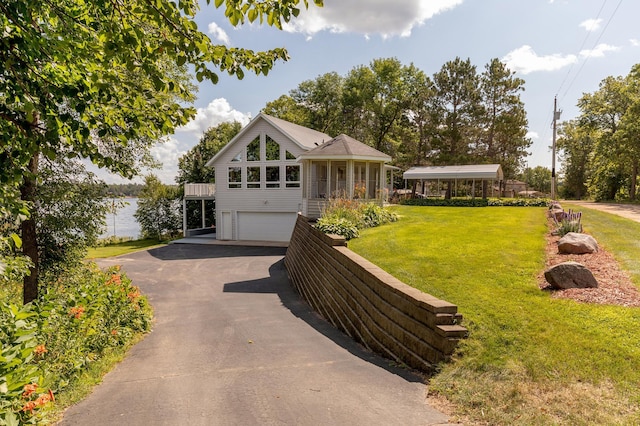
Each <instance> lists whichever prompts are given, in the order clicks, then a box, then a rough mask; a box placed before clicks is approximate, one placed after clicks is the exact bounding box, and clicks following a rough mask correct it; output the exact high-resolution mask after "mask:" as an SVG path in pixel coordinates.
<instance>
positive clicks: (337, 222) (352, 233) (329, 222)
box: [315, 216, 360, 240]
mask: <svg viewBox="0 0 640 426" xmlns="http://www.w3.org/2000/svg"><path fill="white" fill-rule="evenodd" d="M315 227H316V229H318V230H320V231H322V232H324V233H325V234H335V235H340V236H342V237H344V238H345V239H347V240H351V239H353V238H358V237H359V236H360V232H359V231H358V227H357V226H356V225H355V224H354V223H353V222H351V221H350V220H348V219H345V218H343V217H337V216H326V217H321V218H320V219H318V221H317V222H316V224H315Z"/></svg>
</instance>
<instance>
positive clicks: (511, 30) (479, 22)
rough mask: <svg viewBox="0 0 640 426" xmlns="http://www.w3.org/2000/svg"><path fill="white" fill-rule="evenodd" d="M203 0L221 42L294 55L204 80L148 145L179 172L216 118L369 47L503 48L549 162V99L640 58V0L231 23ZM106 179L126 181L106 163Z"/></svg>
mask: <svg viewBox="0 0 640 426" xmlns="http://www.w3.org/2000/svg"><path fill="white" fill-rule="evenodd" d="M201 3H202V9H201V11H200V13H199V14H198V16H197V19H196V21H197V23H198V26H199V28H200V29H201V30H202V31H204V32H207V33H208V34H209V36H210V38H211V39H212V40H213V41H214V42H215V43H218V44H226V45H228V46H234V47H244V48H250V49H254V50H265V49H269V48H274V47H286V48H287V50H288V51H289V55H290V57H291V59H290V60H289V61H288V62H279V63H277V64H276V66H275V67H274V69H273V70H272V71H271V72H270V73H269V75H268V76H266V77H264V76H259V77H257V76H254V75H249V74H247V75H246V76H245V78H244V79H243V80H241V81H239V80H237V79H236V78H235V77H228V76H226V75H221V76H220V81H219V82H218V84H217V85H212V84H210V83H202V84H200V87H199V93H198V100H197V101H196V105H195V106H196V107H197V108H198V115H197V117H196V119H195V120H194V121H193V122H191V123H189V125H187V126H186V127H185V128H182V129H180V130H178V131H177V132H176V133H175V134H174V135H173V136H172V137H170V138H168V140H167V141H166V142H165V143H164V144H162V145H159V146H157V147H156V148H154V149H153V154H154V156H155V157H156V158H157V159H158V160H160V161H161V162H162V163H163V165H164V167H163V169H162V170H155V171H153V172H154V173H155V174H157V175H158V176H159V177H160V178H161V179H162V180H163V181H164V182H166V183H173V182H174V177H175V174H176V171H177V159H178V158H179V157H180V156H181V155H182V154H184V153H185V152H187V151H188V150H189V149H190V148H191V147H192V146H194V145H195V144H196V143H197V142H198V140H199V139H200V137H201V136H202V133H203V132H204V131H205V130H206V129H207V128H209V127H211V126H215V125H217V124H219V123H220V122H222V121H226V120H233V119H236V120H239V121H241V122H242V123H246V122H248V120H249V119H250V117H255V116H256V115H257V114H258V113H259V112H260V110H261V109H262V108H263V107H264V106H265V104H266V103H267V102H269V101H271V100H274V99H276V98H278V97H279V96H280V95H283V94H287V93H288V92H289V91H290V90H291V89H294V88H296V87H297V86H298V84H299V83H301V82H302V81H305V80H312V79H315V78H316V77H317V76H319V75H321V74H324V73H327V72H331V71H335V72H337V73H339V74H341V75H346V74H347V73H348V72H349V71H350V70H351V69H352V68H354V67H356V66H358V65H368V64H370V63H371V61H372V60H373V59H376V58H387V57H395V58H397V59H399V60H400V61H401V62H402V63H403V64H406V65H408V64H410V63H413V64H414V65H416V66H417V67H418V68H420V69H421V70H423V71H424V72H425V73H426V74H427V75H429V76H431V75H433V74H434V73H435V72H437V71H439V70H440V68H441V67H442V65H443V64H444V63H445V62H447V61H450V60H453V59H455V58H456V57H457V56H459V57H461V58H462V59H467V58H470V59H471V62H472V63H473V64H474V65H476V67H477V70H478V72H479V73H480V72H482V71H483V69H484V66H485V64H487V63H488V62H489V61H490V60H491V59H492V58H499V59H501V60H502V61H503V62H505V63H506V64H507V65H508V66H509V68H510V69H511V70H513V71H515V72H516V75H517V76H518V77H520V78H522V79H524V80H525V92H523V93H522V95H521V98H522V100H523V101H524V104H525V108H526V110H527V117H528V120H529V136H530V137H531V139H532V140H533V145H532V147H531V148H530V150H529V151H530V153H531V155H530V156H529V157H527V161H528V165H529V166H531V167H534V166H538V165H541V166H545V167H549V168H550V167H551V151H550V149H549V146H550V145H551V139H552V131H551V120H552V116H553V99H554V96H556V95H557V97H558V106H559V109H561V110H563V113H562V116H561V119H562V120H568V119H571V118H574V117H576V116H577V114H578V113H579V111H578V109H577V107H576V106H575V105H576V103H577V101H578V99H579V98H580V96H581V95H582V94H583V93H591V92H593V91H595V90H597V88H598V84H599V83H600V81H601V80H602V79H604V78H605V77H607V76H609V75H613V76H619V75H626V74H628V73H629V71H630V69H631V67H632V66H633V65H634V64H636V63H640V25H639V24H638V21H637V19H638V17H639V16H640V2H638V1H635V0H624V1H623V0H598V1H596V0H527V1H524V0H519V1H514V0H482V1H480V0H430V1H427V0H394V1H389V0H325V6H324V7H323V8H317V7H315V6H312V5H310V9H309V10H308V11H303V12H301V14H300V16H299V17H298V19H296V21H295V22H292V23H291V24H290V25H288V26H287V27H286V28H285V30H284V31H278V30H276V29H274V28H271V27H268V26H266V25H265V26H259V25H255V24H254V25H248V24H247V25H244V26H241V27H238V28H234V27H232V26H231V25H230V24H229V23H228V22H227V21H226V20H225V18H224V15H223V13H222V11H220V10H216V9H215V8H214V7H213V6H212V5H206V4H205V2H201ZM101 176H103V177H104V178H105V180H107V182H119V180H118V179H116V178H114V177H107V176H104V175H103V174H101Z"/></svg>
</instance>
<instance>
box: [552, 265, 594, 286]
mask: <svg viewBox="0 0 640 426" xmlns="http://www.w3.org/2000/svg"><path fill="white" fill-rule="evenodd" d="M544 278H545V279H546V280H547V282H548V283H549V284H551V287H553V288H555V289H560V290H564V289H567V288H596V287H598V281H596V279H595V277H594V276H593V274H592V273H591V271H590V270H589V269H587V267H586V266H584V265H582V264H580V263H578V262H564V263H560V264H558V265H555V266H552V267H551V268H549V269H547V270H546V271H544Z"/></svg>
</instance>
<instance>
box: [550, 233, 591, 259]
mask: <svg viewBox="0 0 640 426" xmlns="http://www.w3.org/2000/svg"><path fill="white" fill-rule="evenodd" d="M597 251H598V242H597V241H596V240H595V238H593V237H592V236H591V235H587V234H580V233H578V232H568V233H567V234H565V236H564V237H562V238H560V240H558V252H560V253H563V254H585V253H595V252H597Z"/></svg>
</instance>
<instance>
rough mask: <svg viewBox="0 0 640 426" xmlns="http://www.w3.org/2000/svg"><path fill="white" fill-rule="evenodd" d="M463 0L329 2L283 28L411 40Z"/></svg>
mask: <svg viewBox="0 0 640 426" xmlns="http://www.w3.org/2000/svg"><path fill="white" fill-rule="evenodd" d="M462 2H463V0H430V1H425V0H396V1H394V2H390V1H388V0H349V1H336V2H325V4H324V7H321V8H319V7H315V6H309V9H308V10H305V11H302V12H301V13H300V15H299V16H298V18H296V19H293V20H292V21H291V22H289V23H288V24H286V25H283V29H284V30H285V31H288V32H300V33H304V34H307V35H313V34H316V33H318V32H320V31H330V32H335V33H345V32H351V33H360V34H364V35H369V34H380V35H381V36H382V37H383V38H387V37H392V36H398V35H399V36H401V37H408V36H410V35H411V31H412V29H413V28H414V27H415V26H418V25H421V24H423V23H424V22H425V21H426V20H428V19H430V18H432V17H433V16H435V15H437V14H439V13H442V12H445V11H447V10H450V9H453V8H455V7H456V6H458V5H460V4H462Z"/></svg>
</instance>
